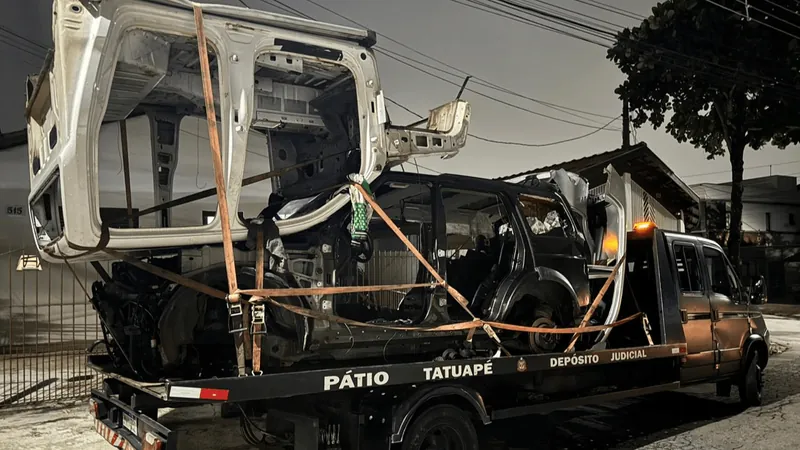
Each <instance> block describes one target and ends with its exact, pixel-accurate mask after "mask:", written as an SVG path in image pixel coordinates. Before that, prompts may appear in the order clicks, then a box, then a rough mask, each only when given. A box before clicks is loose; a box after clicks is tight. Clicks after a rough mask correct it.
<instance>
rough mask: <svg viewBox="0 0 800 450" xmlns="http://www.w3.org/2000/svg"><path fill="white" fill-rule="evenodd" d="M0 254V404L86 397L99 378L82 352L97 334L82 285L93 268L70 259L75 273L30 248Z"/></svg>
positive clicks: (86, 283)
mask: <svg viewBox="0 0 800 450" xmlns="http://www.w3.org/2000/svg"><path fill="white" fill-rule="evenodd" d="M0 255H2V256H0V371H2V373H1V374H0V407H5V406H9V405H17V404H23V403H33V402H41V401H53V400H65V399H71V398H77V397H83V396H88V395H89V391H90V389H91V388H93V387H96V386H99V383H100V379H99V377H97V376H96V374H95V373H94V372H93V371H91V370H90V369H88V368H87V367H86V352H87V349H88V348H89V347H90V346H91V344H92V343H93V342H95V341H96V340H98V339H100V338H101V336H102V333H101V331H100V326H99V323H98V319H97V316H96V314H95V312H94V310H93V309H92V307H91V305H90V304H89V302H88V299H87V297H86V293H85V292H84V290H83V287H85V288H86V289H87V290H89V291H90V290H91V285H92V283H93V282H94V281H95V280H96V279H97V278H98V276H97V273H96V272H95V271H94V269H93V268H92V266H91V265H90V264H88V263H73V264H72V268H73V269H74V270H75V273H76V274H77V277H76V276H75V275H73V273H72V271H71V270H70V269H69V267H68V266H67V265H66V264H49V263H46V262H43V261H40V260H39V258H38V257H37V252H36V249H35V248H25V249H20V248H6V249H4V252H3V253H0ZM104 265H105V266H107V265H108V264H104ZM82 286H83V287H82ZM90 292H91V291H90ZM98 350H104V348H103V346H98Z"/></svg>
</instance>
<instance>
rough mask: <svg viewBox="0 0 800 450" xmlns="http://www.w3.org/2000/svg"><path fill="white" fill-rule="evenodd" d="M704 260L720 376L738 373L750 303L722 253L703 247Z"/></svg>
mask: <svg viewBox="0 0 800 450" xmlns="http://www.w3.org/2000/svg"><path fill="white" fill-rule="evenodd" d="M703 258H704V261H705V264H704V266H705V271H704V272H705V275H706V278H707V280H708V286H709V289H708V298H709V300H710V302H711V322H712V332H713V336H714V340H715V342H716V350H717V352H716V353H717V358H716V363H717V364H719V374H720V375H725V374H730V373H735V372H737V371H738V370H739V366H740V363H741V353H740V350H741V348H742V341H743V339H744V338H745V337H746V336H748V335H749V333H748V331H749V329H750V320H749V315H748V311H747V309H748V304H747V299H746V297H745V295H744V292H743V289H742V285H741V283H739V279H738V277H737V276H736V272H735V271H734V270H733V266H732V265H731V263H730V261H728V258H727V257H726V256H725V255H724V254H723V253H722V252H721V251H720V250H718V249H716V248H713V247H711V246H707V245H706V246H703Z"/></svg>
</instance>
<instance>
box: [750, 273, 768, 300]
mask: <svg viewBox="0 0 800 450" xmlns="http://www.w3.org/2000/svg"><path fill="white" fill-rule="evenodd" d="M748 291H749V293H748V297H749V298H750V304H751V305H763V304H764V303H767V284H766V282H765V281H764V276H763V275H759V277H758V281H756V283H755V284H754V285H753V287H752V288H751V289H748Z"/></svg>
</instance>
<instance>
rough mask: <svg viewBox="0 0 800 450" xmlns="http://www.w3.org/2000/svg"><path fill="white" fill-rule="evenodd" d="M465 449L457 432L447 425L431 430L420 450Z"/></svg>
mask: <svg viewBox="0 0 800 450" xmlns="http://www.w3.org/2000/svg"><path fill="white" fill-rule="evenodd" d="M462 449H466V446H465V445H464V442H463V441H462V440H461V436H459V434H458V431H456V430H455V429H454V428H451V427H449V426H447V425H440V426H437V427H434V428H431V429H430V430H429V431H428V434H427V435H426V436H425V440H423V441H422V445H421V446H420V450H462Z"/></svg>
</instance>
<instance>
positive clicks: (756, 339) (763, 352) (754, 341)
mask: <svg viewBox="0 0 800 450" xmlns="http://www.w3.org/2000/svg"><path fill="white" fill-rule="evenodd" d="M755 350H758V355H759V360H760V361H759V365H760V366H761V368H762V369H763V368H765V367H767V362H768V361H769V347H768V346H767V342H766V341H765V340H764V338H763V337H761V336H760V335H758V334H755V333H753V334H751V335H750V336H748V337H747V338H746V339H745V340H744V345H742V364H743V365H744V364H746V363H747V362H748V361H750V356H751V355H752V353H753V351H755Z"/></svg>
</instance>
